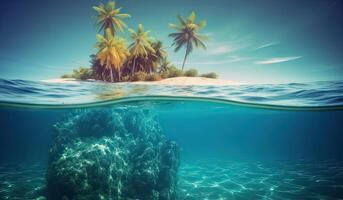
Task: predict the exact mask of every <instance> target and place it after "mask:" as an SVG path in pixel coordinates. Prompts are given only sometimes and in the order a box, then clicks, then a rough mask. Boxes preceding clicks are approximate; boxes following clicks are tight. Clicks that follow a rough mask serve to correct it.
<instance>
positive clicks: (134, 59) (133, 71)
mask: <svg viewBox="0 0 343 200" xmlns="http://www.w3.org/2000/svg"><path fill="white" fill-rule="evenodd" d="M135 67H136V57H134V58H133V64H132V71H131V77H132V76H133V74H134V73H135Z"/></svg>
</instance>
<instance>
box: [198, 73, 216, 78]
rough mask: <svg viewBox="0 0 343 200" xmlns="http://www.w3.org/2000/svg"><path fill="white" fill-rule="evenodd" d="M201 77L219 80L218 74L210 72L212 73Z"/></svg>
mask: <svg viewBox="0 0 343 200" xmlns="http://www.w3.org/2000/svg"><path fill="white" fill-rule="evenodd" d="M200 76H201V77H205V78H218V74H216V73H214V72H210V73H206V74H201V75H200Z"/></svg>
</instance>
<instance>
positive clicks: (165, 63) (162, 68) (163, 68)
mask: <svg viewBox="0 0 343 200" xmlns="http://www.w3.org/2000/svg"><path fill="white" fill-rule="evenodd" d="M171 66H172V64H171V62H170V61H169V60H168V58H167V57H164V58H162V60H161V66H160V73H161V72H166V71H168V69H169V68H170V67H171Z"/></svg>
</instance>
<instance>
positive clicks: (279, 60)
mask: <svg viewBox="0 0 343 200" xmlns="http://www.w3.org/2000/svg"><path fill="white" fill-rule="evenodd" d="M300 58H302V56H293V57H278V58H269V59H266V60H261V61H256V62H255V64H257V65H267V64H275V63H282V62H288V61H291V60H297V59H300Z"/></svg>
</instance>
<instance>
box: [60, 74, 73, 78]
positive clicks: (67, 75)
mask: <svg viewBox="0 0 343 200" xmlns="http://www.w3.org/2000/svg"><path fill="white" fill-rule="evenodd" d="M61 78H72V75H69V74H64V75H62V76H61Z"/></svg>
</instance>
